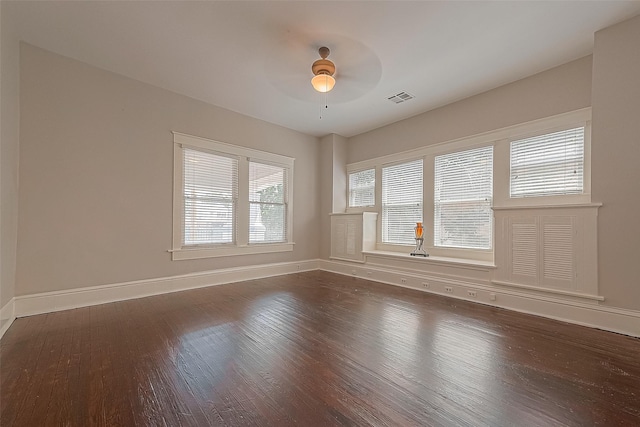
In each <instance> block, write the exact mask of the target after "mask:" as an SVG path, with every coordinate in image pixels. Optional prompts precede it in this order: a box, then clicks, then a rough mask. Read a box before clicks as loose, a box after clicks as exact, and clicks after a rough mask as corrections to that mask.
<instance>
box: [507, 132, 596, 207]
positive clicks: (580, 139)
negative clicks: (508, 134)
mask: <svg viewBox="0 0 640 427" xmlns="http://www.w3.org/2000/svg"><path fill="white" fill-rule="evenodd" d="M583 182H584V127H579V128H574V129H568V130H563V131H560V132H554V133H548V134H545V135H540V136H535V137H533V138H527V139H521V140H519V141H513V142H511V177H510V183H511V187H510V196H511V197H534V196H555V195H563V194H581V193H582V192H583Z"/></svg>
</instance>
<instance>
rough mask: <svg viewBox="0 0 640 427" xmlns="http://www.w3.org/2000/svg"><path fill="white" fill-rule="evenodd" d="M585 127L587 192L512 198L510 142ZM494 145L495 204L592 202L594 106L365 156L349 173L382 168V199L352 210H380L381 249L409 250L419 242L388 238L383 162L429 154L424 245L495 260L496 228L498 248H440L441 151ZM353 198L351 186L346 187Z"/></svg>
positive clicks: (446, 253) (440, 253)
mask: <svg viewBox="0 0 640 427" xmlns="http://www.w3.org/2000/svg"><path fill="white" fill-rule="evenodd" d="M578 126H584V127H585V138H584V169H583V174H584V176H583V183H584V184H583V185H584V186H583V194H577V195H562V196H548V197H525V198H517V199H515V198H514V199H512V198H510V197H509V185H510V143H511V141H513V140H518V139H522V138H527V137H530V136H535V135H541V134H544V133H551V132H554V131H558V130H564V129H570V128H572V127H578ZM489 145H492V146H493V205H492V209H500V208H518V207H523V208H526V207H539V208H546V207H559V206H576V205H583V204H589V203H591V107H587V108H582V109H579V110H575V111H570V112H566V113H561V114H557V115H554V116H549V117H544V118H541V119H536V120H532V121H529V122H524V123H520V124H516V125H512V126H508V127H504V128H500V129H496V130H492V131H488V132H484V133H480V134H476V135H470V136H467V137H462V138H459V139H454V140H448V141H443V142H440V143H435V144H432V145H429V146H422V147H419V148H416V149H412V150H408V151H404V152H398V153H393V154H389V155H386V156H381V157H376V158H371V159H367V160H362V161H359V162H354V163H349V164H347V165H346V171H347V174H349V173H351V172H357V171H361V170H366V169H372V168H374V169H375V171H376V192H375V197H376V203H375V206H373V207H369V208H366V209H359V208H349V207H347V212H362V211H369V212H377V213H378V218H379V220H378V224H377V233H376V251H389V252H397V253H404V254H408V253H409V252H410V250H411V248H412V247H413V245H411V246H410V245H396V244H385V243H382V241H381V240H382V224H381V222H382V219H381V218H382V204H381V203H382V202H381V200H382V188H381V187H382V183H381V181H382V167H383V166H387V165H390V164H393V163H396V164H397V163H404V162H408V161H411V160H416V159H418V158H423V180H424V181H423V192H424V193H423V224H424V227H425V236H424V237H425V241H424V247H425V249H426V250H427V252H428V253H429V254H430V255H431V257H429V258H425V260H427V261H428V260H429V259H431V258H432V257H434V256H435V257H443V258H445V257H446V258H450V259H457V260H461V261H463V262H464V261H466V260H468V261H469V262H475V261H480V262H493V261H494V254H495V250H496V247H495V246H496V242H495V236H496V230H495V224H494V228H493V233H492V234H493V236H492V238H493V242H492V249H487V250H482V249H466V248H444V247H434V244H433V243H434V242H433V232H434V215H433V212H434V205H435V203H434V185H435V179H434V178H435V176H434V174H435V156H438V155H442V154H447V153H452V152H457V151H465V150H470V149H474V148H480V147H483V146H489ZM345 197H348V189H347V190H346V191H345Z"/></svg>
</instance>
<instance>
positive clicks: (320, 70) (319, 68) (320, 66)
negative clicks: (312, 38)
mask: <svg viewBox="0 0 640 427" xmlns="http://www.w3.org/2000/svg"><path fill="white" fill-rule="evenodd" d="M318 52H319V53H320V57H321V58H322V59H318V60H317V61H315V62H314V63H313V65H311V71H313V75H314V76H317V75H319V74H328V75H330V76H333V74H334V73H335V72H336V66H335V64H334V63H333V62H331V61H329V60H328V59H327V56H329V53H330V51H329V48H328V47H324V46H323V47H321V48H320V49H319V50H318Z"/></svg>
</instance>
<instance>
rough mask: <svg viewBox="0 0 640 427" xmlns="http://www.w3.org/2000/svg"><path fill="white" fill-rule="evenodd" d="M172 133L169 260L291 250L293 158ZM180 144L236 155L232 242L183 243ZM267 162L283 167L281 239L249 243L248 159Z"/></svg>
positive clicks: (191, 147)
mask: <svg viewBox="0 0 640 427" xmlns="http://www.w3.org/2000/svg"><path fill="white" fill-rule="evenodd" d="M172 133H173V147H174V148H173V150H174V151H173V152H174V155H173V160H174V163H173V243H172V249H171V250H169V252H171V255H172V260H174V261H178V260H187V259H200V258H214V257H223V256H234V255H250V254H261V253H273V252H290V251H293V246H294V244H295V243H294V241H293V182H294V180H293V175H294V161H295V159H294V158H292V157H287V156H282V155H279V154H274V153H268V152H266V151H260V150H255V149H252V148H247V147H242V146H238V145H232V144H227V143H224V142H219V141H214V140H211V139H207V138H201V137H197V136H192V135H187V134H183V133H179V132H172ZM183 147H184V148H189V149H192V150H199V151H205V152H212V153H213V154H216V153H220V155H226V156H231V157H236V158H237V159H238V177H237V181H238V200H237V213H236V221H237V222H236V224H234V225H235V229H236V233H235V241H234V242H233V243H220V244H212V245H197V246H195V245H194V246H184V245H183V244H182V242H183V233H184V230H183V224H184V190H183V189H184V178H183V165H184V156H183ZM250 161H254V162H257V163H264V164H271V165H274V166H279V167H283V168H284V169H285V170H286V173H285V174H286V187H287V188H286V192H285V204H286V209H285V221H286V226H285V233H286V239H285V241H284V242H273V243H249V221H250V218H249V217H250V215H249V209H250V208H249V162H250Z"/></svg>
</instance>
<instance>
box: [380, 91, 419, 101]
mask: <svg viewBox="0 0 640 427" xmlns="http://www.w3.org/2000/svg"><path fill="white" fill-rule="evenodd" d="M413 98H415V96H413V95H411V94H410V93H407V92H400V93H397V94H395V95H393V96H390V97H389V98H387V99H388V100H389V101H391V102H394V103H396V104H400V103H402V102H405V101H408V100H410V99H413Z"/></svg>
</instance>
